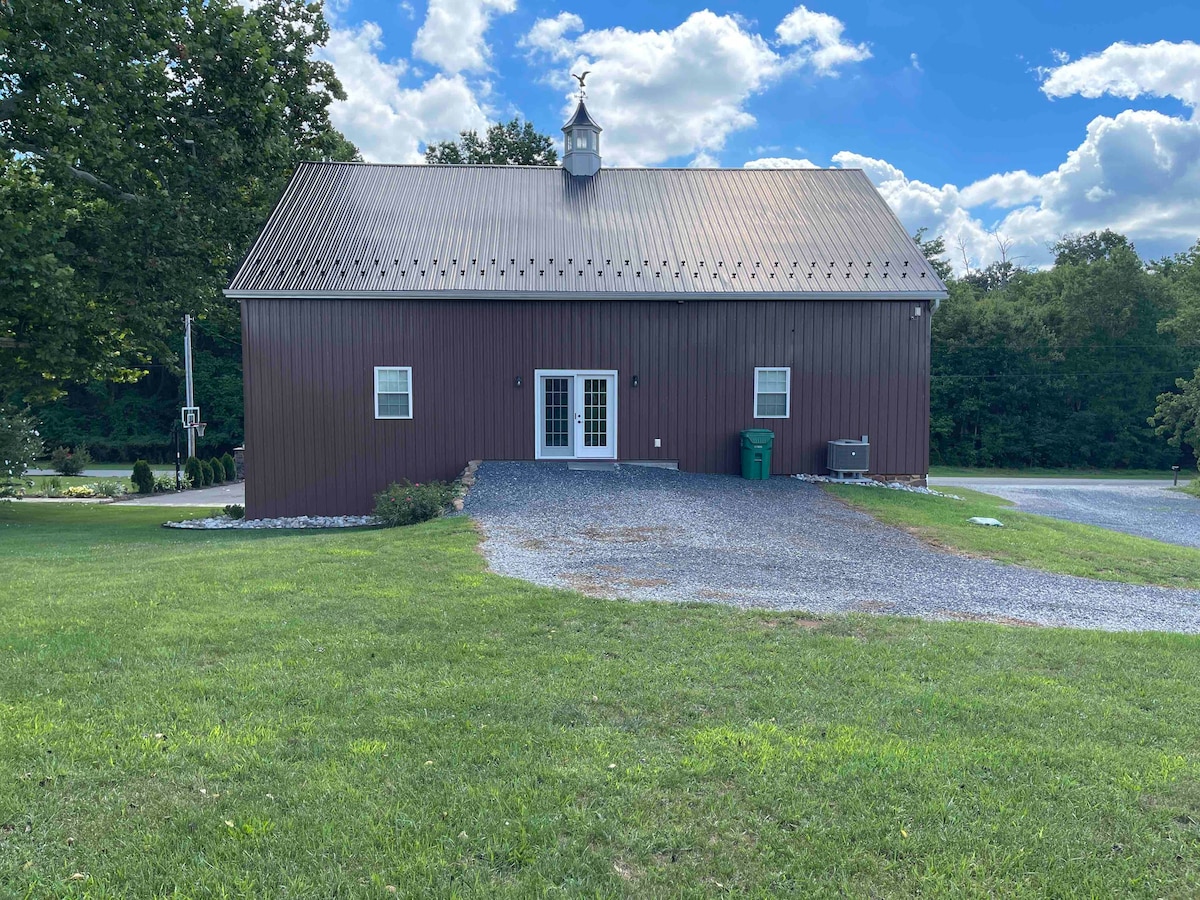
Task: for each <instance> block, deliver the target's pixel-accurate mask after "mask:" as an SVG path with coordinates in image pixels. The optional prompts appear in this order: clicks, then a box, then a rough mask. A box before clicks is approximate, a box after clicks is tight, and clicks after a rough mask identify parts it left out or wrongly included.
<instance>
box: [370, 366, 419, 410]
mask: <svg viewBox="0 0 1200 900" xmlns="http://www.w3.org/2000/svg"><path fill="white" fill-rule="evenodd" d="M380 372H407V373H408V415H407V416H381V415H380V414H379V373H380ZM412 377H413V376H412V366H376V367H375V418H376V419H411V418H412V417H413V381H412ZM385 393H388V394H393V393H402V392H401V391H385Z"/></svg>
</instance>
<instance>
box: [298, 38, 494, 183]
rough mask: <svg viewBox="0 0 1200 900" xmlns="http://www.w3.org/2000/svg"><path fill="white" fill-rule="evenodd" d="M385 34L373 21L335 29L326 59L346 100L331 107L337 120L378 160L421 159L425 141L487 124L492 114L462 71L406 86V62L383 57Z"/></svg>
mask: <svg viewBox="0 0 1200 900" xmlns="http://www.w3.org/2000/svg"><path fill="white" fill-rule="evenodd" d="M382 47H383V41H382V32H381V31H380V28H379V26H378V25H376V24H375V23H374V22H364V23H362V24H361V25H360V26H358V28H357V29H342V28H334V29H333V30H332V31H331V32H330V36H329V43H328V45H327V46H326V47H325V48H324V49H323V50H322V51H321V56H322V58H324V59H326V60H328V61H329V62H331V63H332V64H333V67H334V70H335V71H336V72H337V75H338V78H339V80H340V81H341V82H342V87H344V88H345V89H346V96H347V100H346V101H345V102H335V103H334V104H333V106H332V108H331V110H330V115H331V117H332V118H333V123H334V125H336V126H337V127H338V128H339V129H340V130H341V131H342V132H343V133H344V134H345V135H346V136H347V137H348V138H350V140H352V141H353V142H354V143H355V144H356V145H357V146H358V148H359V150H361V151H362V154H363V157H364V158H365V159H367V160H371V161H376V162H419V161H420V160H421V158H422V155H421V145H422V144H423V143H428V142H433V141H439V140H446V139H451V138H455V137H457V136H458V132H459V131H460V130H462V129H464V128H475V129H482V128H485V127H487V123H488V114H487V112H488V111H487V110H486V109H485V107H484V106H483V105H482V104H481V101H480V100H479V98H478V97H477V96H476V91H477V90H478V91H480V92H485V91H486V89H487V86H486V85H478V86H476V88H475V89H473V88H472V86H471V85H470V84H468V83H467V81H466V80H465V79H464V78H463V76H462V75H441V74H439V75H436V76H434V77H433V78H430V79H429V80H427V81H425V82H424V83H422V84H421V85H419V86H418V87H405V86H404V85H403V81H404V79H405V76H406V75H409V74H411V73H410V72H409V67H408V64H407V63H406V62H405V61H404V60H395V61H393V62H385V61H383V60H381V59H380V58H379V52H380V50H381V49H382Z"/></svg>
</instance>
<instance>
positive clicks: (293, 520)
mask: <svg viewBox="0 0 1200 900" xmlns="http://www.w3.org/2000/svg"><path fill="white" fill-rule="evenodd" d="M378 524H379V523H378V522H377V521H376V520H375V517H374V516H290V517H287V518H282V519H231V518H229V517H228V516H212V517H211V518H207V519H185V520H184V521H182V522H163V527H164V528H191V529H216V530H227V529H231V528H246V529H249V528H362V527H364V526H373V525H378Z"/></svg>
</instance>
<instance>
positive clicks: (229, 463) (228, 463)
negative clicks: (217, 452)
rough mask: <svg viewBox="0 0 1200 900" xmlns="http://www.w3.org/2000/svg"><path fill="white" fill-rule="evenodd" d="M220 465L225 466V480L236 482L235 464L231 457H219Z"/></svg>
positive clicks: (226, 455) (227, 455)
mask: <svg viewBox="0 0 1200 900" xmlns="http://www.w3.org/2000/svg"><path fill="white" fill-rule="evenodd" d="M221 464H222V465H223V466H225V480H226V481H237V463H236V462H234V461H233V457H232V456H230V455H229V454H228V453H226V454H225V455H224V456H222V457H221Z"/></svg>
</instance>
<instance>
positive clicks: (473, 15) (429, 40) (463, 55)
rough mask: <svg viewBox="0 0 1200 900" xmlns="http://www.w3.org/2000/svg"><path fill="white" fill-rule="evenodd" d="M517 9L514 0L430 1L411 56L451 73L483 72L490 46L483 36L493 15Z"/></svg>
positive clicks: (486, 64) (486, 66)
mask: <svg viewBox="0 0 1200 900" xmlns="http://www.w3.org/2000/svg"><path fill="white" fill-rule="evenodd" d="M516 8H517V3H516V0H429V10H428V12H426V14H425V21H424V22H423V23H422V25H421V29H420V31H418V32H417V38H416V40H415V41H413V55H414V56H416V57H417V58H419V59H423V60H425V61H426V62H430V63H433V64H434V65H435V66H437V67H438V68H439V69H441V70H442V71H444V72H449V73H452V74H456V73H458V72H483V71H486V70H487V68H488V58H489V57H490V56H491V48H490V47H489V46H488V44H487V41H486V40H485V39H484V36H485V34H486V33H487V30H488V26H489V25H490V24H491V21H492V16H493V15H495V14H497V13H501V14H503V13H510V12H512V11H513V10H514V9H516Z"/></svg>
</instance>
